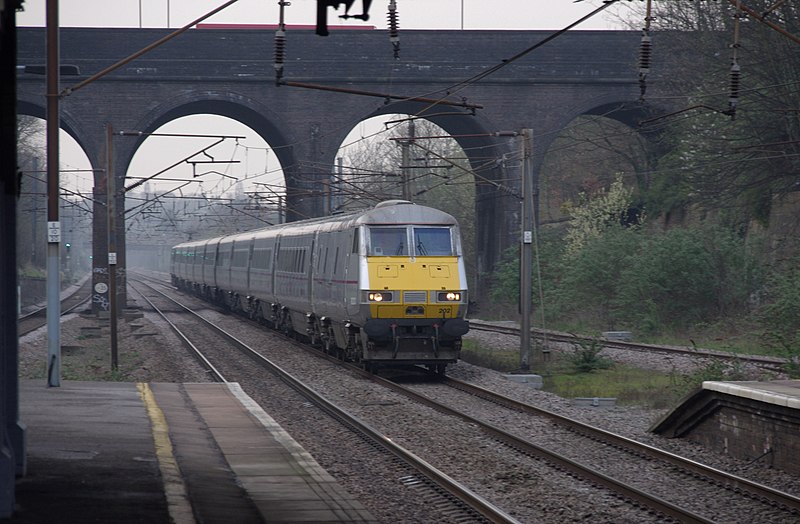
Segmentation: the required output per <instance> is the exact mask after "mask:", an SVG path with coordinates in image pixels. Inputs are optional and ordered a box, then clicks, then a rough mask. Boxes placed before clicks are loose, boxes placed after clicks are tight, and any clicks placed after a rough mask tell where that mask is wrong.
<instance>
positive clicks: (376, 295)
mask: <svg viewBox="0 0 800 524" xmlns="http://www.w3.org/2000/svg"><path fill="white" fill-rule="evenodd" d="M367 300H369V301H370V302H391V301H392V294H391V293H390V292H388V291H370V292H369V293H367Z"/></svg>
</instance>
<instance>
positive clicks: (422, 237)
mask: <svg viewBox="0 0 800 524" xmlns="http://www.w3.org/2000/svg"><path fill="white" fill-rule="evenodd" d="M414 250H415V251H416V254H417V256H421V257H447V256H451V255H453V242H452V241H451V239H450V229H449V228H446V227H415V228H414Z"/></svg>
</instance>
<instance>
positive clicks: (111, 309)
mask: <svg viewBox="0 0 800 524" xmlns="http://www.w3.org/2000/svg"><path fill="white" fill-rule="evenodd" d="M106 163H107V165H106V176H107V177H108V179H107V180H106V188H107V189H106V191H107V193H108V194H107V196H106V204H107V206H108V319H109V323H110V326H111V370H112V371H116V370H117V226H116V224H117V217H116V213H117V206H116V201H117V190H116V187H117V185H116V183H115V181H114V130H113V127H112V126H111V124H106Z"/></svg>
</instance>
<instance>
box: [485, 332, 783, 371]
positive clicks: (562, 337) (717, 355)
mask: <svg viewBox="0 0 800 524" xmlns="http://www.w3.org/2000/svg"><path fill="white" fill-rule="evenodd" d="M469 326H470V329H471V330H476V331H487V332H491V333H500V334H503V335H511V336H516V337H519V336H520V329H519V328H518V327H512V326H506V325H501V324H496V323H492V322H485V321H482V320H470V321H469ZM531 336H532V337H534V338H536V339H538V340H540V341H542V342H543V343H544V344H545V345H547V344H549V343H564V344H576V343H591V342H594V341H596V340H597V339H594V338H591V337H586V336H580V335H572V334H569V333H563V332H559V331H551V330H544V329H540V328H532V329H531ZM600 340H601V341H602V343H603V345H604V346H605V347H608V348H613V349H622V350H627V351H636V352H640V353H663V354H665V355H685V356H693V357H700V358H709V359H717V360H723V361H737V362H742V363H749V364H753V365H755V366H758V367H760V368H763V369H768V370H771V371H781V370H783V368H784V366H786V364H787V363H788V361H787V360H786V359H784V358H778V357H769V356H761V355H738V354H732V353H727V352H724V351H714V350H710V349H701V348H696V347H687V346H684V347H681V346H662V345H656V344H641V343H636V342H627V341H624V340H611V339H605V338H603V339H600Z"/></svg>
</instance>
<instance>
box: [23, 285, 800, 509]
mask: <svg viewBox="0 0 800 524" xmlns="http://www.w3.org/2000/svg"><path fill="white" fill-rule="evenodd" d="M130 296H132V295H129V297H130ZM205 315H206V316H207V317H209V318H212V319H213V320H214V321H215V322H217V323H219V324H222V325H230V326H235V325H238V324H237V320H236V319H235V318H234V317H230V316H227V315H223V314H220V313H218V312H215V311H213V310H209V311H207V312H205ZM97 324H98V320H97V319H96V318H93V317H84V316H81V315H69V316H67V317H65V319H64V321H63V323H62V345H64V346H65V349H64V350H63V365H62V368H63V377H64V379H66V380H69V379H75V380H133V381H149V382H201V381H207V380H208V379H207V377H206V374H205V372H204V370H203V369H202V368H200V366H199V365H197V364H196V363H195V362H194V360H192V359H191V358H187V356H186V354H185V352H184V350H183V348H182V347H181V346H180V345H179V343H178V342H177V340H176V338H175V337H174V336H173V335H172V334H171V332H170V331H169V329H168V327H167V326H166V325H165V324H164V323H163V321H161V320H160V319H158V318H156V317H155V316H154V315H152V314H150V313H145V315H144V318H141V319H130V320H125V321H121V322H120V324H119V337H120V338H119V342H120V344H119V347H120V369H119V371H117V372H113V373H112V372H111V370H110V366H109V358H108V353H109V350H108V338H107V332H106V333H104V334H103V335H102V336H101V337H100V338H88V337H87V336H86V335H85V333H86V332H87V328H91V327H94V326H97ZM103 329H106V330H107V328H103ZM236 329H237V336H239V337H240V338H242V339H244V340H245V341H246V342H248V343H251V344H252V345H254V346H257V347H260V348H262V349H263V350H264V351H267V352H269V355H270V358H273V359H277V360H278V361H279V362H280V365H281V366H282V367H283V366H285V367H286V368H288V369H291V370H293V371H292V372H293V373H297V374H299V375H302V378H303V379H304V380H314V381H315V384H317V387H318V389H319V391H320V392H322V393H324V394H325V395H326V396H330V397H331V398H334V399H336V401H337V402H341V403H342V404H344V405H346V406H347V408H348V409H350V410H353V411H355V412H357V413H358V414H359V416H361V417H364V418H365V419H367V420H369V421H370V423H374V424H381V425H385V428H386V429H385V431H386V433H387V434H389V435H397V438H398V439H399V440H401V441H402V440H406V441H408V442H403V444H405V445H409V446H411V445H414V446H415V448H414V449H415V452H416V453H418V454H420V455H421V456H423V458H425V459H426V460H429V461H430V462H432V463H435V464H438V465H439V466H438V467H440V468H441V469H444V470H446V471H447V472H448V473H449V474H450V475H451V476H454V477H457V478H459V479H465V481H466V482H467V483H468V484H469V485H471V486H474V487H475V489H477V490H481V492H482V493H486V494H485V495H484V496H487V497H490V498H491V500H496V501H498V502H497V503H498V504H499V505H502V507H507V508H512V510H510V511H511V512H512V513H513V514H514V515H515V517H517V518H519V519H520V520H521V521H524V522H564V521H579V520H584V519H589V520H591V521H593V522H603V521H605V522H640V521H645V520H649V521H652V520H653V517H652V516H647V515H644V514H643V513H642V512H641V511H640V510H637V509H635V508H632V507H631V506H630V505H629V504H627V503H625V502H623V501H620V500H619V499H616V498H615V497H611V496H609V495H608V494H607V493H605V492H603V491H601V490H596V489H594V488H590V487H586V486H585V485H582V484H580V483H576V482H575V481H574V479H571V478H569V477H567V476H559V475H555V474H553V472H552V470H550V469H548V468H547V467H545V466H542V467H541V468H539V467H536V466H533V467H532V466H527V465H526V466H525V467H522V466H520V465H518V464H515V463H514V462H513V461H512V459H510V458H509V456H508V454H507V453H506V452H505V451H504V450H503V449H500V448H502V446H498V444H497V443H496V442H494V441H491V440H488V439H486V438H484V437H483V436H481V435H480V434H479V432H476V431H475V428H471V427H469V426H468V425H465V424H462V423H459V422H452V421H448V424H446V425H445V424H441V423H437V424H431V421H434V420H439V419H440V418H441V417H440V416H439V415H438V414H436V413H435V412H431V411H429V410H428V408H424V407H418V406H417V407H410V406H408V405H407V404H406V403H405V401H403V400H400V399H398V398H397V397H396V396H395V395H394V394H391V393H389V392H386V391H385V390H382V389H381V388H379V387H377V386H374V385H371V384H370V383H365V382H364V381H363V380H355V379H352V378H346V377H342V376H341V375H347V374H345V373H339V370H336V369H335V368H334V367H333V366H331V365H330V364H327V363H324V362H322V361H320V363H312V362H311V361H314V360H317V359H309V358H308V357H307V356H303V355H302V354H301V353H298V352H297V351H296V350H292V349H291V347H290V346H289V345H286V344H281V343H280V342H278V341H277V340H278V339H274V337H271V336H266V335H265V334H264V333H263V332H260V331H259V330H258V329H256V328H252V327H250V326H241V325H239V327H237V328H236ZM468 337H469V338H473V339H479V340H480V342H481V344H482V345H484V346H486V347H497V348H518V344H519V342H518V339H517V338H516V337H510V336H504V335H497V334H490V333H485V332H478V331H473V332H470V334H469V335H468ZM67 348H68V349H67ZM46 351H47V349H46V338H45V336H44V333H43V330H40V331H38V332H36V333H34V334H31V335H28V336H26V337H23V339H21V340H20V351H19V354H20V375H21V376H22V377H26V378H33V377H43V376H44V361H45V356H46ZM606 353H607V354H606V356H608V357H610V358H613V359H615V360H618V361H624V362H626V363H627V364H630V365H635V366H639V367H649V368H651V369H653V368H654V369H660V370H664V371H672V372H674V371H676V370H680V372H687V373H688V372H692V371H694V370H696V369H697V366H698V364H697V363H696V362H695V361H693V360H692V359H690V358H686V357H677V358H671V359H669V360H667V359H665V358H664V356H663V355H648V354H641V353H631V352H626V351H620V350H616V351H606ZM448 374H449V375H451V376H453V377H455V378H459V379H462V380H466V381H469V382H472V383H475V384H478V385H480V386H483V387H486V388H488V389H492V390H495V391H498V392H501V393H504V394H506V395H508V396H511V397H513V398H516V399H519V400H522V401H525V402H528V403H531V404H535V405H537V406H539V407H543V408H545V409H548V410H550V411H554V412H557V413H560V414H563V415H568V416H571V417H574V418H578V419H580V420H583V421H585V422H587V423H589V424H592V425H595V426H598V427H602V428H605V429H608V430H610V431H613V432H615V433H619V434H622V435H625V436H628V437H630V438H633V439H636V440H639V441H643V442H647V443H649V444H651V445H654V446H656V447H660V448H662V449H667V450H670V451H673V452H675V453H677V454H680V455H683V456H687V457H689V458H692V459H694V460H697V461H699V462H703V463H706V464H709V465H711V466H714V467H717V468H719V469H723V470H727V471H733V472H735V473H737V474H738V475H741V476H744V477H747V478H750V479H752V480H755V481H757V482H760V483H763V484H766V485H771V486H774V487H777V488H778V489H782V490H784V491H788V492H790V493H795V494H800V479H799V478H797V477H796V476H793V475H789V474H786V473H784V472H781V471H780V470H776V469H772V468H769V467H766V466H765V465H762V464H759V463H744V462H742V461H737V460H735V459H732V458H730V457H727V456H725V455H721V454H719V453H715V452H712V451H709V450H706V449H704V448H702V447H700V446H698V445H695V444H692V443H691V442H688V441H685V440H683V439H664V438H661V437H659V436H657V435H653V434H651V433H649V432H648V428H649V427H650V426H651V425H652V424H653V422H655V421H656V420H657V419H658V418H659V417H660V416H662V415H663V414H664V413H665V412H666V410H663V409H661V410H658V409H647V408H641V407H633V406H625V407H623V406H614V407H610V408H597V407H595V408H592V407H589V408H581V407H576V406H574V405H573V404H572V402H571V400H570V399H564V398H561V397H558V396H556V395H553V394H551V393H547V392H544V391H540V390H537V389H534V388H532V387H530V386H528V385H524V384H518V383H515V382H512V381H509V380H508V379H507V378H505V377H504V376H503V375H502V374H500V373H497V372H494V371H492V370H488V369H485V368H480V367H477V366H472V365H470V364H468V363H466V362H459V363H458V364H456V365H453V366H451V367H449V368H448ZM236 380H239V381H240V382H242V383H243V387H245V390H246V391H247V392H248V394H250V395H251V396H252V397H253V398H254V399H256V400H257V401H258V402H259V403H261V404H262V405H263V406H264V407H265V409H266V410H267V411H268V412H269V413H270V414H271V415H273V417H274V418H275V419H276V420H278V422H279V423H281V424H282V425H283V426H284V427H285V428H287V430H288V431H289V432H290V433H291V434H292V435H293V436H294V437H295V438H296V439H297V440H298V441H299V442H300V443H301V444H302V445H303V446H304V447H305V448H306V449H307V450H309V452H310V453H311V454H312V455H313V456H314V457H315V458H316V459H317V461H318V462H320V464H321V465H322V466H323V467H325V468H326V469H327V470H328V471H329V472H331V474H333V475H334V476H335V477H336V478H337V479H339V481H340V482H341V483H342V485H343V486H344V488H345V489H347V490H348V491H350V492H351V493H354V494H355V495H356V496H358V498H359V499H360V500H362V502H363V503H364V504H365V505H367V506H368V507H369V508H370V510H371V511H372V512H373V514H374V515H376V517H378V518H379V519H380V520H381V522H387V523H388V522H392V523H404V522H408V523H411V522H421V521H431V520H433V519H436V520H441V516H437V515H436V514H435V512H434V513H430V514H429V513H426V511H428V510H427V508H423V507H418V506H421V505H420V504H417V503H416V502H417V501H416V499H415V496H416V494H415V493H414V491H413V490H412V489H405V490H398V487H397V481H396V479H397V478H398V476H399V475H401V474H402V473H400V472H398V471H397V470H396V467H395V466H393V465H391V464H380V463H379V462H378V461H377V459H376V460H372V459H370V460H364V459H363V457H364V456H365V455H366V454H368V453H369V452H368V451H365V450H364V449H363V444H358V443H355V442H346V440H353V439H347V437H335V436H334V437H332V436H331V435H332V434H335V433H334V432H336V431H337V430H336V429H333V428H326V427H325V426H327V424H326V423H323V422H321V419H322V417H320V415H319V413H317V412H316V411H315V410H312V409H310V408H307V407H304V404H303V403H302V401H298V400H297V399H293V398H291V395H290V393H288V392H285V393H277V390H276V388H278V387H279V385H277V384H259V383H261V382H267V381H265V380H264V379H263V378H262V379H258V378H250V377H247V376H244V375H242V376H241V377H237V378H236ZM245 384H247V386H245ZM250 384H254V385H250ZM395 407H398V409H394V408H395ZM400 408H402V409H400ZM476 409H477V408H476ZM480 409H485V408H480ZM493 415H494V414H493V413H489V412H487V413H486V414H485V416H486V417H487V418H490V417H492V416H493ZM381 427H382V428H383V426H381ZM409 428H411V429H409ZM469 435H472V437H470V438H469V439H468V440H469V442H471V451H465V450H464V449H461V448H455V447H453V449H452V450H451V449H448V448H449V447H450V446H447V445H446V444H442V442H455V441H457V440H459V439H463V438H464V437H465V436H469ZM332 439H333V440H336V441H337V443H336V445H335V446H334V445H332V442H331V440H332ZM412 440H413V441H415V442H411V441H412ZM339 441H345V442H339ZM466 454H471V455H473V456H470V457H469V460H467V459H465V455H466ZM354 457H360V459H359V460H356V459H355V458H354ZM476 464H478V465H477V466H476ZM476 468H478V469H476ZM431 511H433V510H431ZM742 516H743V515H741V514H739V515H738V516H737V517H729V518H732V519H733V520H730V521H735V520H736V518H738V517H742ZM721 520H723V521H724V520H726V519H725V518H722V519H721ZM748 520H751V521H752V522H771V521H772V520H770V519H769V518H767V517H766V516H762V517H760V518H752V517H748ZM445 521H446V520H445Z"/></svg>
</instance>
